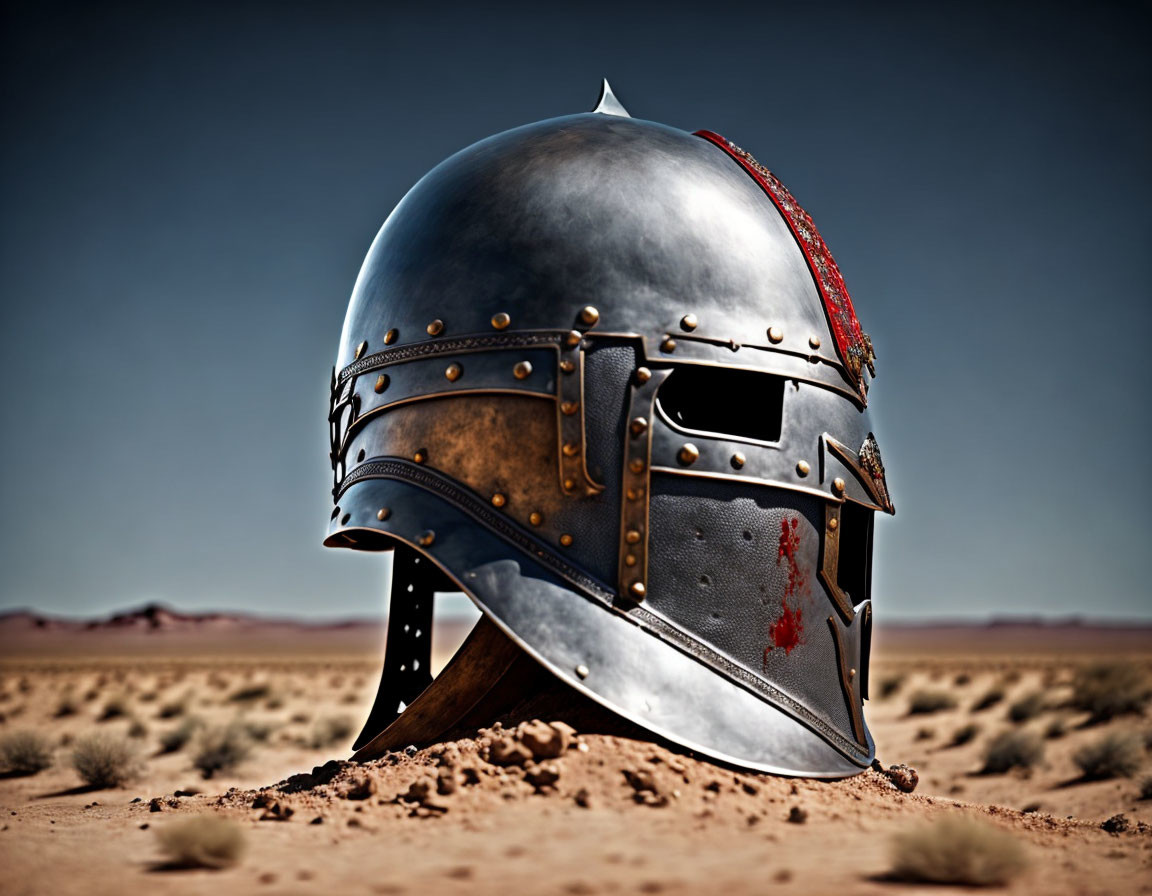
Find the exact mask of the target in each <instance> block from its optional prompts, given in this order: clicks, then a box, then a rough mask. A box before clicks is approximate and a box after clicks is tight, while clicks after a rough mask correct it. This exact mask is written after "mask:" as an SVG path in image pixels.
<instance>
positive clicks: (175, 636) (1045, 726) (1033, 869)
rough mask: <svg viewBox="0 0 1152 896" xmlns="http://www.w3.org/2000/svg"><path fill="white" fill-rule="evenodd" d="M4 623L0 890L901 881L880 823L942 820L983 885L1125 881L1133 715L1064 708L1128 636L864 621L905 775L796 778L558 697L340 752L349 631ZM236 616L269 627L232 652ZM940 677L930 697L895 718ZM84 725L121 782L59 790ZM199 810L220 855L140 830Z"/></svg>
mask: <svg viewBox="0 0 1152 896" xmlns="http://www.w3.org/2000/svg"><path fill="white" fill-rule="evenodd" d="M153 616H155V614H153ZM5 623H6V627H5V626H0V655H2V656H3V660H2V661H0V676H2V678H0V717H2V721H0V737H4V736H7V735H10V734H12V733H13V732H17V731H32V732H37V733H39V734H40V735H42V736H43V737H44V738H46V739H47V741H48V742H49V744H50V745H51V757H50V758H51V761H52V765H51V766H50V767H48V768H46V769H44V770H42V771H39V772H37V773H35V774H12V773H8V774H6V775H5V776H4V777H3V778H2V779H0V812H2V816H3V817H2V818H0V892H3V893H13V894H34V893H52V894H57V896H66V894H72V893H76V894H80V893H83V894H105V893H107V894H113V893H116V894H119V893H128V892H135V893H161V894H164V893H174V894H175V893H202V892H212V893H214V894H220V896H226V894H232V893H251V892H258V893H259V892H266V893H341V894H345V893H347V894H359V893H411V894H434V893H479V894H486V893H500V894H507V893H530V894H535V893H541V894H550V893H556V894H593V893H702V892H703V893H711V892H715V893H731V894H744V893H748V894H753V893H756V894H759V893H765V892H770V891H780V892H786V893H787V892H794V893H911V892H921V891H924V890H925V889H929V890H933V891H936V890H939V888H938V887H926V886H925V885H918V884H908V883H903V882H898V881H896V880H894V879H893V878H892V875H891V871H892V869H893V867H894V866H893V856H892V843H893V837H894V836H896V835H899V834H900V833H902V832H907V831H909V830H924V829H926V827H927V826H928V825H929V824H930V823H931V822H933V821H935V820H938V819H941V818H956V817H964V818H976V819H980V820H981V821H983V822H986V823H987V824H990V825H992V826H993V827H994V828H995V830H996V831H999V832H1002V835H1003V837H1004V838H1006V839H1009V840H1012V841H1014V842H1018V843H1019V844H1020V845H1021V847H1022V848H1023V851H1024V854H1025V856H1026V859H1027V867H1026V868H1025V869H1024V870H1023V871H1021V872H1019V873H1017V874H1015V875H1014V876H1011V879H1010V880H1009V881H1008V882H1007V883H1006V884H1005V885H1003V886H1002V887H1001V888H1000V891H1002V892H1011V893H1139V892H1152V827H1150V825H1152V800H1148V799H1141V798H1140V790H1141V785H1142V782H1144V781H1145V779H1147V778H1148V777H1149V776H1150V775H1152V753H1150V752H1149V751H1148V749H1147V747H1146V744H1147V743H1148V740H1149V731H1150V729H1152V722H1150V721H1149V720H1148V719H1147V718H1146V717H1145V716H1144V715H1141V714H1139V713H1137V714H1131V713H1129V714H1123V715H1120V716H1118V717H1116V718H1114V719H1111V720H1108V721H1102V722H1097V723H1094V724H1088V722H1089V719H1088V716H1087V715H1086V714H1085V713H1083V712H1080V711H1077V710H1075V709H1073V708H1072V707H1071V706H1070V701H1071V699H1072V696H1073V693H1072V687H1073V685H1072V682H1073V678H1074V675H1075V672H1076V669H1077V668H1079V667H1081V666H1083V665H1084V664H1090V663H1094V662H1097V661H1099V660H1100V659H1101V657H1105V658H1107V659H1109V660H1110V661H1121V662H1123V663H1125V664H1127V665H1128V666H1130V667H1131V668H1134V669H1136V670H1138V672H1140V673H1141V674H1144V675H1147V674H1149V671H1150V670H1152V644H1150V643H1149V638H1148V632H1147V630H1144V631H1143V632H1142V633H1141V632H1139V631H1137V632H1136V634H1133V631H1134V630H1133V629H1127V630H1122V631H1120V632H1113V633H1112V634H1111V635H1110V634H1109V632H1108V631H1107V630H1095V629H1093V630H1092V631H1090V632H1089V631H1087V630H1080V631H1079V634H1075V635H1069V636H1068V637H1064V636H1062V635H1060V634H1059V633H1052V632H1049V633H1048V636H1047V637H1046V636H1045V633H1044V632H1043V631H1040V632H1039V633H1038V632H1037V630H1036V629H1035V627H1034V626H1029V625H1028V624H1026V623H1020V624H1018V625H1016V626H1015V627H1014V628H1013V629H1012V631H1011V632H1009V633H1007V634H1005V633H1004V631H999V633H993V634H991V635H989V634H988V632H983V635H982V631H983V630H980V629H973V628H971V627H957V628H955V629H950V630H946V631H945V630H940V629H933V630H932V632H933V633H929V634H927V635H926V634H925V632H923V631H922V632H920V633H919V634H916V633H915V632H914V633H913V634H911V635H909V634H908V632H907V631H906V630H903V631H897V630H896V629H892V630H891V631H889V632H887V633H882V634H881V637H880V638H879V639H878V645H877V649H876V653H875V656H874V671H873V675H872V682H873V699H872V700H870V701H869V704H868V706H867V708H866V712H867V716H868V719H869V723H870V725H871V728H872V731H873V733H874V735H875V738H876V741H877V744H878V756H879V758H880V760H881V761H882V763H883V764H884V765H886V766H890V765H893V764H896V763H903V764H906V765H908V766H911V767H912V768H913V769H915V770H916V772H917V773H918V777H919V783H918V786H917V787H916V789H915V791H914V792H911V793H905V792H902V791H901V790H899V789H897V787H896V786H894V784H893V783H892V781H890V780H889V777H888V776H886V775H885V774H882V773H881V772H879V771H875V770H873V771H868V772H865V773H864V774H862V775H859V776H857V777H855V778H851V779H847V780H844V781H832V782H819V781H810V780H802V779H795V780H794V779H786V778H779V777H771V776H765V775H758V774H751V773H747V772H741V771H737V770H732V769H729V768H724V767H721V766H717V765H715V764H713V763H710V762H707V761H704V760H701V759H698V758H695V757H693V756H691V755H688V754H685V753H684V752H683V751H679V750H676V749H673V748H670V747H669V746H668V745H665V744H660V743H653V742H651V741H649V740H647V739H645V738H643V737H642V736H641V735H639V734H637V733H635V732H628V731H624V732H622V731H621V730H620V729H619V727H618V726H617V727H615V728H614V726H613V725H612V724H611V722H610V721H608V720H604V719H597V718H596V717H595V714H592V715H589V714H587V713H584V714H580V713H577V714H576V715H575V716H574V717H573V718H576V719H578V724H577V725H576V726H575V727H576V730H575V731H573V730H571V729H569V728H568V727H567V726H566V725H565V721H566V720H565V719H564V718H562V717H560V716H562V715H563V713H561V714H559V715H558V716H557V717H555V718H546V719H543V720H537V721H533V720H531V719H516V718H508V719H505V720H503V723H502V725H500V726H498V727H494V728H490V729H485V730H483V731H477V732H471V733H470V734H469V736H464V737H461V738H460V739H458V740H455V741H451V742H448V743H443V744H435V745H431V746H427V747H425V748H423V749H419V750H416V749H409V750H405V751H401V752H398V753H392V754H388V755H386V756H385V757H383V758H382V759H380V760H377V761H374V762H372V763H367V764H363V765H357V764H352V763H349V762H346V761H345V760H346V758H347V756H348V755H349V752H350V751H349V747H350V744H351V740H352V738H353V737H354V736H355V734H356V733H357V731H358V726H359V724H360V723H361V722H362V720H363V718H364V717H365V716H366V714H367V710H368V707H369V706H370V704H371V701H372V697H373V695H374V693H375V688H376V677H377V674H378V668H379V667H378V658H377V657H376V656H375V654H374V652H373V649H372V648H373V645H374V643H375V642H378V641H379V639H380V633H379V629H378V627H377V626H374V625H371V624H367V623H366V624H363V625H360V626H350V627H344V628H343V629H340V627H336V629H329V628H326V629H324V630H322V631H319V632H317V631H303V630H301V629H300V628H299V627H293V626H292V625H291V624H289V623H278V624H277V626H278V627H274V628H275V630H274V632H273V633H271V634H269V632H267V631H264V632H263V634H261V632H260V631H257V628H258V626H255V624H254V623H253V624H252V625H250V626H249V628H247V629H246V630H245V631H246V633H245V634H243V635H236V630H237V629H238V628H241V629H243V628H244V625H243V624H241V623H236V622H234V621H233V622H229V621H228V620H223V621H221V619H217V620H215V621H214V622H213V623H212V624H211V625H201V624H194V623H187V624H185V622H181V621H180V620H179V619H177V620H176V621H173V620H171V619H167V618H165V619H163V620H160V621H159V622H156V621H155V619H154V618H153V619H152V620H149V619H147V618H146V619H144V621H139V620H136V619H133V618H126V619H125V620H124V621H122V622H121V623H120V624H118V625H117V626H113V627H108V626H104V627H96V628H89V629H86V628H85V627H83V626H80V627H75V628H69V627H67V626H64V627H53V626H52V625H49V624H46V623H43V622H39V623H38V622H37V621H36V620H34V619H31V618H29V619H21V620H12V619H9V620H6V621H5ZM213 632H214V634H213ZM133 633H135V634H133ZM1065 634H1067V633H1066V632H1065ZM166 638H168V639H170V640H169V642H168V644H167V645H166V644H165V639H166ZM262 638H264V639H265V640H266V641H267V645H270V646H269V649H263V648H261V649H255V650H253V649H249V648H246V647H245V642H248V643H249V644H251V643H257V644H264V643H265V640H262ZM85 639H87V640H85ZM134 639H135V640H134ZM110 644H111V645H114V649H113V647H110V646H109V645H110ZM925 644H927V645H930V647H929V649H924V645H925ZM85 645H87V646H85ZM272 648H275V649H272ZM447 649H448V647H446V646H442V652H443V651H444V650H447ZM440 660H441V662H442V661H443V657H440ZM990 692H998V693H1000V694H1001V695H1002V696H1001V698H1000V699H999V700H997V701H996V702H995V703H993V704H992V705H989V706H987V707H985V708H983V709H979V710H975V709H974V708H973V707H974V706H975V705H977V704H978V703H979V702H980V700H981V698H982V697H984V696H985V695H987V694H989V693H990ZM941 693H942V694H945V695H947V697H948V698H949V699H947V700H945V701H943V702H945V703H954V704H955V705H954V706H948V707H945V708H940V709H936V710H934V711H926V712H921V713H910V708H912V707H913V706H914V705H915V704H917V703H919V704H921V708H924V706H927V705H930V704H931V703H932V700H931V699H928V698H930V697H931V696H932V695H934V694H941ZM925 694H927V695H928V698H926V697H925ZM1033 695H1038V696H1035V697H1033V699H1031V700H1030V701H1029V700H1025V699H1024V698H1029V697H1032V696H1033ZM1018 704H1019V707H1020V708H1018V709H1017V710H1016V712H1017V714H1018V715H1019V716H1023V718H1022V719H1021V720H1019V721H1013V720H1012V719H1011V718H1010V712H1011V709H1012V707H1013V706H1015V705H1018ZM189 719H194V720H195V722H194V723H189V722H188V720H189ZM548 723H554V724H548ZM183 725H187V726H188V729H189V730H191V731H192V732H193V733H192V734H191V736H190V737H189V738H188V740H187V742H186V743H182V744H178V745H177V746H176V747H174V748H173V747H172V744H173V742H174V739H173V737H172V734H173V732H175V731H176V730H177V729H179V728H180V727H181V726H183ZM970 725H974V726H976V728H974V729H970V730H969V731H968V732H966V733H967V734H968V735H969V737H968V739H967V741H966V742H964V743H959V744H955V745H953V741H954V740H957V733H958V732H961V731H962V729H964V728H965V727H967V726H970ZM223 730H230V731H232V732H233V733H236V732H239V734H238V735H237V737H238V738H239V740H238V742H240V741H242V743H243V750H242V751H241V752H244V751H246V753H247V755H246V756H244V757H243V758H242V759H241V761H239V762H238V763H237V764H235V765H233V766H229V765H227V764H225V767H224V768H221V769H219V770H217V771H215V772H214V773H213V774H212V776H211V777H208V778H205V777H204V776H203V774H202V773H201V772H200V771H199V770H198V769H197V768H196V767H195V760H196V758H197V757H198V756H201V754H203V753H204V743H205V741H204V738H205V737H206V732H219V731H223ZM1006 730H1020V731H1027V732H1032V733H1034V734H1035V735H1036V738H1037V739H1038V740H1039V742H1040V743H1042V745H1043V755H1042V757H1041V758H1039V759H1037V760H1036V761H1035V762H1034V763H1033V765H1032V767H1031V768H1029V769H1015V770H1012V771H1009V772H1006V773H999V774H982V773H981V769H982V766H983V765H984V757H985V751H986V749H987V747H988V744H989V742H990V741H991V739H992V738H993V737H995V736H996V735H998V734H1000V733H1001V732H1004V731H1006ZM93 732H103V733H107V734H109V735H111V736H113V737H116V738H121V739H123V740H124V741H126V742H128V743H130V744H132V745H133V750H134V753H135V754H136V756H137V760H136V765H137V769H136V771H135V774H134V775H133V777H132V778H131V780H129V781H128V782H127V783H125V784H123V785H122V786H118V787H110V788H101V789H91V788H88V787H85V786H83V781H82V780H81V778H80V776H79V775H78V773H77V771H76V770H75V769H74V768H73V766H72V763H71V753H72V751H73V750H75V748H76V745H77V744H78V743H79V742H80V741H82V740H83V739H84V738H85V737H86V736H88V735H90V734H91V733H93ZM1117 733H1119V734H1126V733H1130V734H1131V736H1132V739H1135V738H1139V739H1140V744H1141V750H1140V754H1139V757H1138V767H1136V768H1129V769H1127V770H1126V771H1125V773H1124V774H1121V775H1120V776H1118V777H1113V778H1107V779H1104V780H1095V781H1087V780H1084V779H1083V776H1082V775H1081V772H1080V769H1079V768H1078V766H1077V764H1076V762H1075V760H1074V758H1073V757H1074V754H1076V752H1077V751H1078V750H1080V749H1081V748H1082V747H1084V746H1085V745H1089V744H1094V743H1098V742H1099V741H1100V740H1101V739H1102V738H1104V737H1107V736H1108V735H1111V734H1117ZM959 739H960V740H964V738H963V737H960V738H959ZM165 740H167V741H168V746H169V748H170V751H169V752H164V749H163V745H164V741H165ZM224 752H225V753H227V751H224ZM201 758H202V756H201ZM225 758H226V759H232V758H236V757H232V756H225ZM201 764H203V762H201ZM202 815H210V816H215V817H223V818H228V819H232V820H234V821H235V822H236V823H237V825H238V826H239V829H240V832H241V833H240V835H239V837H240V838H242V840H243V843H244V846H245V847H246V848H245V850H244V852H243V854H242V856H240V858H239V859H238V861H236V862H235V863H234V864H231V865H229V866H228V867H224V868H221V869H212V868H188V867H185V866H184V865H183V864H180V863H174V862H173V861H172V856H171V854H170V853H165V852H164V851H163V850H162V848H161V839H160V837H158V836H157V834H158V832H161V833H162V832H163V831H164V830H165V829H166V828H167V827H168V826H173V825H176V824H178V823H179V822H180V821H182V820H185V819H188V818H191V817H194V816H202ZM1117 815H1123V816H1124V821H1123V822H1118V821H1115V820H1113V821H1112V822H1110V823H1109V822H1108V820H1109V819H1114V818H1115V816H1117ZM1102 825H1103V826H1104V827H1102ZM1105 827H1107V828H1111V829H1112V830H1111V831H1109V830H1105V829H1104V828H1105ZM1125 827H1126V829H1124V830H1117V828H1125Z"/></svg>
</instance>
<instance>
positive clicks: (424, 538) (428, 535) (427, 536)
mask: <svg viewBox="0 0 1152 896" xmlns="http://www.w3.org/2000/svg"><path fill="white" fill-rule="evenodd" d="M435 540H436V533H435V532H433V531H432V530H431V529H425V530H424V531H423V532H421V533H420V539H419V541H420V546H421V547H424V548H426V547H428V546H429V545H430V544H432V542H434V541H435Z"/></svg>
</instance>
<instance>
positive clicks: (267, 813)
mask: <svg viewBox="0 0 1152 896" xmlns="http://www.w3.org/2000/svg"><path fill="white" fill-rule="evenodd" d="M295 814H296V810H295V809H293V808H292V807H291V806H288V805H285V804H282V803H272V804H271V805H269V806H268V808H266V809H265V810H264V812H263V814H261V816H260V821H287V820H288V819H290V818H291V817H292V816H293V815H295Z"/></svg>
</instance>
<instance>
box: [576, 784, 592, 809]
mask: <svg viewBox="0 0 1152 896" xmlns="http://www.w3.org/2000/svg"><path fill="white" fill-rule="evenodd" d="M572 799H573V800H575V802H576V805H577V806H579V807H580V808H581V809H591V808H592V794H590V793H589V792H588V788H587V787H581V788H580V789H579V790H577V791H576V794H575V795H574V796H573V797H572Z"/></svg>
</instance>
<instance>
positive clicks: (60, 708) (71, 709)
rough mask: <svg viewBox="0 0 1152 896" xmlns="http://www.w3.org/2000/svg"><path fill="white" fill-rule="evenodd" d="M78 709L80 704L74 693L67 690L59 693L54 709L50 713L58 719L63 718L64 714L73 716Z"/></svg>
mask: <svg viewBox="0 0 1152 896" xmlns="http://www.w3.org/2000/svg"><path fill="white" fill-rule="evenodd" d="M79 711H80V705H79V703H78V702H77V700H76V695H75V694H73V693H71V692H68V693H66V694H61V695H60V699H59V700H57V701H56V711H55V712H53V713H52V715H54V716H55V717H56V718H58V719H63V718H65V717H66V716H74V715H76V713H77V712H79Z"/></svg>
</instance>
